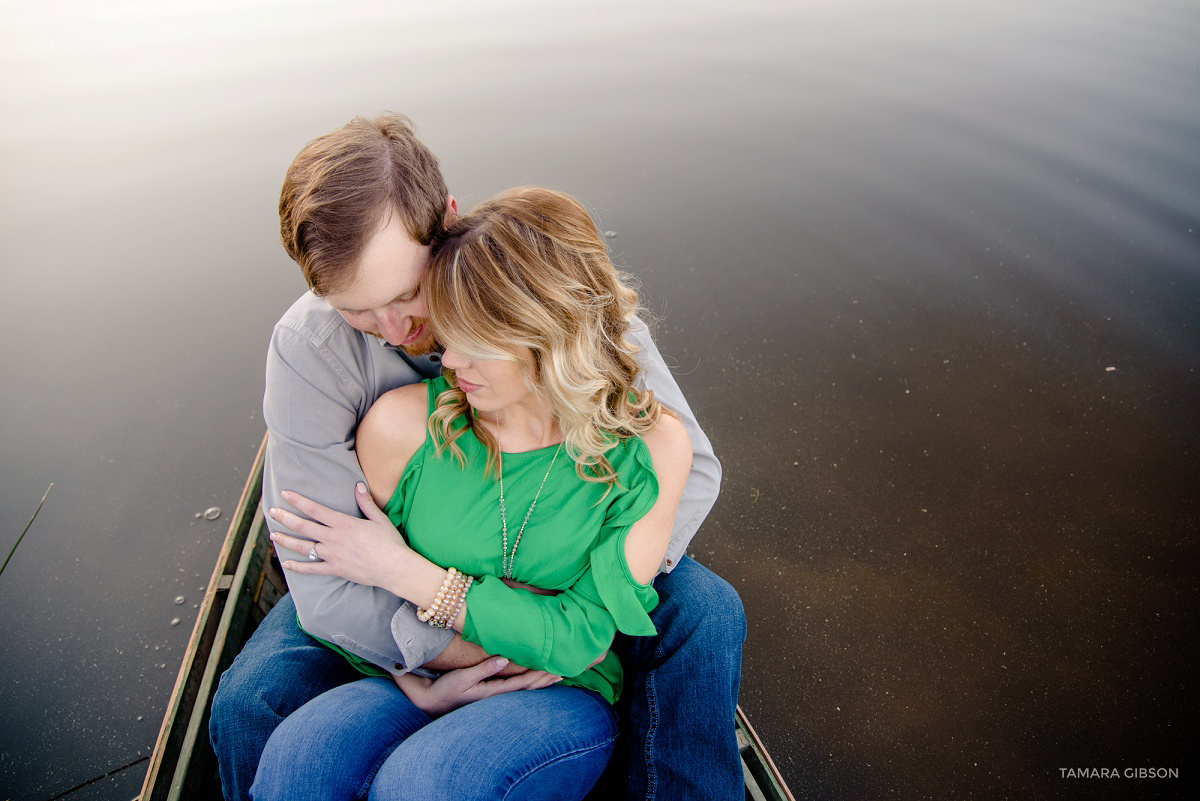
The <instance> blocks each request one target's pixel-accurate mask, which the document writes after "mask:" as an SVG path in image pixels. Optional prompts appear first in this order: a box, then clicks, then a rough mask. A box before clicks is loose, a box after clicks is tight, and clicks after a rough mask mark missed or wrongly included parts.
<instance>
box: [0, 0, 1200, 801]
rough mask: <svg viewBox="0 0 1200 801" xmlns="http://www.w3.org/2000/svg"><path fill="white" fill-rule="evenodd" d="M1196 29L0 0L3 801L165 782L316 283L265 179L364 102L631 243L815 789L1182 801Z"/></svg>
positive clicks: (1194, 346) (959, 7) (466, 191)
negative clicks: (1170, 774) (162, 764)
mask: <svg viewBox="0 0 1200 801" xmlns="http://www.w3.org/2000/svg"><path fill="white" fill-rule="evenodd" d="M560 6H563V7H560ZM1197 42H1200V5H1198V4H1197V3H1195V2H1191V1H1188V0H1179V1H1178V2H1171V1H1170V0H1147V1H1146V2H1138V3H1129V2H1112V1H1111V0H1110V1H1109V2H1068V1H1063V2H1034V0H1016V1H1013V0H1010V1H1009V2H977V3H959V2H951V1H950V0H927V1H925V2H885V0H874V1H873V2H846V3H835V2H828V1H827V0H822V1H820V2H818V1H817V0H813V1H811V2H787V3H785V2H778V3H772V2H747V3H738V4H732V3H731V4H719V3H712V2H705V3H700V4H696V3H666V2H660V3H654V4H641V3H633V2H624V3H611V4H601V3H595V4H571V5H566V4H558V3H551V2H546V1H544V0H543V1H542V2H533V1H532V0H530V1H529V2H499V3H485V2H458V3H454V4H451V5H446V4H434V3H420V4H418V3H400V2H380V3H366V2H338V3H334V2H306V3H284V2H269V1H268V0H251V1H250V2H246V1H245V0H243V1H240V2H232V0H222V1H220V2H205V3H175V2H164V3H150V2H146V1H145V0H129V1H127V2H105V3H85V2H82V0H50V1H49V2H40V3H36V4H34V3H17V2H15V1H14V2H9V0H3V2H0V187H3V190H2V192H0V276H2V277H3V281H2V283H0V287H2V288H3V290H4V295H5V300H6V303H5V313H4V314H3V316H0V376H2V380H0V404H2V405H0V443H3V445H2V448H3V450H2V458H0V546H2V547H0V550H2V551H3V553H4V554H5V555H6V554H7V552H8V549H9V548H10V547H11V545H12V543H13V542H15V540H16V537H17V535H18V534H19V533H20V530H21V528H22V527H23V526H24V525H25V523H26V521H27V520H28V519H29V516H30V515H31V514H32V512H33V509H34V507H35V506H36V504H37V501H38V499H39V498H40V497H41V496H42V493H43V492H44V491H45V489H46V486H47V485H48V484H49V483H50V482H54V489H53V491H52V492H51V494H50V497H49V499H48V500H47V503H46V506H45V508H44V509H43V510H42V512H41V515H40V516H39V517H38V518H37V521H36V523H35V524H34V526H33V528H32V529H31V531H30V533H29V535H28V536H27V537H26V539H25V541H24V543H23V544H22V545H21V547H20V549H19V550H18V551H17V553H16V556H15V557H14V558H13V560H12V562H11V564H10V565H9V566H8V569H7V570H6V571H5V572H4V574H3V576H0V641H2V642H3V644H4V647H3V649H0V710H2V711H0V716H2V718H3V723H2V724H0V798H3V799H10V798H11V799H29V800H30V801H46V800H47V799H50V798H52V797H57V796H59V795H60V794H61V793H64V792H65V791H67V790H68V789H70V788H72V787H74V786H76V785H79V784H81V783H83V782H86V781H87V780H88V779H91V778H93V777H97V776H101V775H103V774H105V773H107V772H109V771H111V770H114V769H116V768H119V767H121V766H122V765H126V764H128V763H130V762H134V761H135V760H137V759H139V758H140V757H142V756H145V755H146V754H147V753H148V752H149V749H150V748H151V746H152V743H153V740H154V737H155V735H156V733H157V729H158V725H159V722H160V719H161V716H162V713H163V710H164V706H165V701H166V698H167V695H168V693H169V691H170V688H171V686H172V684H173V682H174V678H175V674H176V671H177V669H178V665H179V660H180V658H181V655H182V650H183V647H184V644H185V641H186V638H187V636H188V634H189V632H190V629H191V625H192V622H193V620H194V615H195V609H196V606H195V605H196V603H197V602H198V601H199V600H200V598H201V596H202V589H203V585H204V584H205V583H206V581H207V578H208V576H209V573H210V571H211V569H212V562H213V560H214V559H215V555H216V551H217V548H218V544H219V542H220V540H221V539H222V537H223V535H224V532H225V526H226V524H227V518H226V517H222V518H221V519H220V520H217V521H215V522H209V521H206V520H203V519H197V518H196V514H197V513H199V512H202V511H203V510H204V509H206V508H207V507H209V506H213V505H217V506H221V507H223V508H225V509H227V510H228V509H230V508H231V507H232V505H233V503H234V501H235V500H236V497H237V494H238V492H239V490H240V488H241V485H242V482H243V480H244V478H245V472H246V470H247V469H248V467H249V463H250V460H251V459H252V457H253V454H254V451H255V449H256V447H257V445H258V442H259V439H260V437H261V435H262V428H263V423H262V419H261V413H260V398H261V392H262V359H263V353H264V348H265V344H266V338H267V336H268V334H269V331H270V328H271V326H272V324H273V323H274V321H275V319H276V318H277V317H278V315H279V314H280V313H281V312H282V311H283V310H284V309H285V308H286V307H287V306H288V304H289V303H290V302H291V301H292V299H293V298H294V297H295V296H296V295H298V294H299V292H300V291H301V289H302V284H301V281H300V278H299V275H298V271H297V270H296V269H295V268H294V267H293V266H292V265H291V264H290V262H288V261H287V259H286V257H285V256H284V254H283V252H282V250H281V249H280V248H279V246H278V244H277V234H276V228H275V225H276V218H275V212H274V204H275V202H276V198H277V192H278V187H279V183H280V180H281V177H282V173H283V170H284V169H285V167H286V166H287V164H288V162H289V161H290V160H291V158H292V156H293V155H294V154H295V152H296V151H297V150H298V149H299V148H300V147H301V146H302V145H303V144H304V143H305V142H306V141H308V140H309V139H311V138H312V137H314V136H316V135H318V134H320V133H323V132H325V131H327V130H329V129H332V128H333V127H336V126H337V125H340V124H341V123H342V122H344V121H345V120H347V119H349V118H350V117H351V116H353V115H355V114H359V113H371V112H374V111H377V110H381V109H396V110H400V111H403V112H406V113H408V114H409V115H410V116H411V117H412V118H413V119H414V120H415V121H416V122H417V124H418V125H419V127H420V128H421V130H422V132H423V133H424V135H425V138H426V139H427V141H428V142H429V143H430V145H431V146H432V147H433V148H434V150H435V151H436V152H437V153H438V154H439V155H440V156H441V158H442V160H443V165H444V167H445V170H446V173H447V177H448V178H449V181H450V185H451V189H452V191H454V192H455V193H456V194H457V195H458V196H459V197H460V200H461V201H462V203H463V204H464V205H465V206H468V207H469V206H470V205H472V204H473V203H474V202H476V201H478V200H481V199H483V198H484V197H486V196H487V195H489V194H490V193H492V192H494V191H496V190H499V189H502V188H505V187H508V186H511V185H515V184H523V183H537V184H548V185H552V186H555V187H558V188H561V189H564V190H567V191H569V192H572V193H574V194H576V195H578V196H580V197H581V198H583V199H584V200H585V201H586V202H587V203H588V204H589V206H591V207H592V208H593V209H595V210H596V213H597V215H598V217H599V218H600V219H601V220H602V224H603V226H604V227H605V228H607V229H611V230H614V231H616V232H617V233H618V236H617V238H616V239H615V240H613V241H614V251H615V255H616V257H617V260H618V262H619V263H622V264H624V265H627V266H628V267H629V268H631V269H632V270H633V271H635V272H636V273H637V274H638V275H639V276H640V277H641V279H642V281H643V288H644V294H645V298H646V301H647V304H648V305H649V306H650V308H651V309H653V310H654V311H655V312H656V313H658V314H659V315H661V317H662V322H661V324H660V325H659V328H658V338H659V342H660V345H661V347H662V349H663V350H664V352H666V353H667V354H669V356H670V357H671V358H672V359H673V360H674V362H675V364H677V366H678V374H679V381H680V383H681V385H682V386H683V387H684V389H685V391H686V392H687V394H688V396H689V398H690V400H691V402H692V404H693V406H694V407H695V409H696V411H697V413H698V416H699V417H700V419H701V420H702V422H703V423H704V424H705V427H706V429H707V431H708V432H709V434H710V436H711V438H712V440H713V442H714V444H715V445H716V447H717V450H718V453H719V455H720V456H721V457H722V458H723V461H724V464H725V468H726V473H725V474H726V483H725V487H724V492H723V495H722V499H721V501H720V503H719V505H718V507H717V509H716V510H715V511H714V513H713V515H712V516H711V518H710V521H709V523H708V524H707V525H706V526H705V528H704V529H703V530H702V532H701V534H700V536H699V537H698V538H697V540H696V542H695V551H694V553H695V555H696V556H697V557H698V558H699V559H701V560H702V561H704V562H706V563H707V564H708V565H709V566H711V567H713V568H714V569H715V570H717V571H718V572H719V573H721V574H722V575H724V576H725V577H727V578H728V579H729V580H730V581H731V582H732V583H733V584H734V585H735V586H736V587H737V588H738V589H739V591H740V592H741V593H742V596H743V598H744V600H745V604H746V609H747V614H748V617H749V621H750V639H749V641H748V642H747V644H746V652H745V663H744V677H743V684H742V703H743V706H744V707H745V708H746V710H747V711H748V712H749V714H750V716H751V718H752V720H753V721H754V723H755V725H756V726H757V727H758V729H759V732H760V734H761V735H762V736H763V738H764V739H765V740H766V742H767V745H768V747H769V748H770V750H771V753H772V754H773V756H774V757H775V760H776V761H777V763H778V764H779V766H780V768H781V769H782V771H783V773H784V775H785V776H786V778H787V780H788V781H789V782H790V784H791V786H792V789H793V790H794V791H795V792H796V794H797V796H798V797H802V798H837V799H865V798H898V799H909V798H936V799H941V798H981V799H992V798H1076V797H1111V798H1132V797H1181V796H1182V794H1183V788H1184V787H1185V786H1186V782H1187V778H1188V777H1189V776H1190V775H1191V774H1194V773H1195V771H1196V770H1197V769H1200V766H1197V762H1196V754H1197V753H1200V751H1198V746H1200V743H1198V742H1197V738H1196V735H1195V734H1194V733H1193V727H1192V726H1191V725H1190V724H1191V718H1192V717H1193V715H1194V712H1195V710H1196V709H1197V686H1196V680H1195V679H1194V677H1193V676H1194V674H1193V665H1194V663H1195V661H1196V658H1197V656H1198V654H1197V650H1198V649H1197V647H1196V644H1195V631H1196V624H1197V614H1196V612H1197V608H1198V601H1200V599H1198V598H1197V595H1198V593H1197V584H1198V581H1197V575H1198V568H1200V559H1198V545H1197V535H1198V533H1200V531H1198V529H1200V515H1198V509H1197V492H1196V487H1197V483H1198V479H1200V470H1198V469H1197V456H1198V454H1200V425H1198V424H1197V412H1196V410H1197V404H1198V402H1200V375H1198V374H1197V369H1198V368H1200V232H1198V230H1197V229H1198V228H1200V58H1198V57H1197V52H1198V51H1197V49H1196V43H1197ZM180 596H182V599H183V600H182V602H181V603H178V604H177V603H176V599H177V598H178V597H180ZM175 618H179V619H180V623H179V624H178V625H172V620H173V619H175ZM1068 767H1074V768H1093V767H1095V768H1117V769H1119V770H1122V771H1123V770H1124V769H1125V768H1134V769H1136V768H1140V767H1146V768H1156V767H1165V768H1178V769H1180V771H1181V772H1182V776H1183V778H1181V779H1179V780H1156V781H1147V780H1142V781H1139V780H1136V779H1120V780H1115V781H1114V780H1081V779H1070V778H1063V776H1062V773H1061V771H1060V769H1061V768H1068ZM144 770H145V766H144V763H142V764H139V765H135V766H134V767H132V768H129V769H127V770H124V771H120V772H118V773H116V774H115V775H114V776H113V777H110V778H106V779H104V780H103V781H100V782H96V783H94V784H91V785H88V786H87V787H86V788H84V789H83V790H80V791H78V792H75V793H72V794H70V795H68V796H67V798H70V799H72V800H73V801H78V799H93V798H95V799H128V798H130V797H132V796H133V795H134V794H135V793H136V791H137V789H138V787H139V786H140V782H141V780H142V777H143V775H144Z"/></svg>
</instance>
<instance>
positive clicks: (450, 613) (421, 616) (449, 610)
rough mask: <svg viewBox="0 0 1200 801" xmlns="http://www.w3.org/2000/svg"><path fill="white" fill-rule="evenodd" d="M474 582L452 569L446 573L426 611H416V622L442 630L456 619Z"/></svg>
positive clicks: (472, 579)
mask: <svg viewBox="0 0 1200 801" xmlns="http://www.w3.org/2000/svg"><path fill="white" fill-rule="evenodd" d="M474 582H475V579H474V578H473V577H472V576H468V575H466V574H465V573H461V572H459V571H458V570H456V569H454V568H453V567H452V568H450V569H449V570H447V571H446V578H445V580H443V581H442V587H441V589H439V590H438V592H437V595H436V596H435V597H434V599H433V603H431V604H430V605H429V608H428V609H418V610H417V620H420V621H421V622H423V623H428V624H429V625H431V626H434V627H435V628H439V629H444V628H446V627H448V626H449V625H450V623H451V622H452V621H453V620H454V618H456V617H458V613H459V610H461V609H462V607H463V604H465V603H466V602H467V590H469V589H471V585H472V584H473V583H474Z"/></svg>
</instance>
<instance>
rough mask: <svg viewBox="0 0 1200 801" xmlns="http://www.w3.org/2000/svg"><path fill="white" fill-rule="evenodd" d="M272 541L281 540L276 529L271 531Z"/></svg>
mask: <svg viewBox="0 0 1200 801" xmlns="http://www.w3.org/2000/svg"><path fill="white" fill-rule="evenodd" d="M271 542H279V535H278V534H276V533H275V532H274V531H272V532H271Z"/></svg>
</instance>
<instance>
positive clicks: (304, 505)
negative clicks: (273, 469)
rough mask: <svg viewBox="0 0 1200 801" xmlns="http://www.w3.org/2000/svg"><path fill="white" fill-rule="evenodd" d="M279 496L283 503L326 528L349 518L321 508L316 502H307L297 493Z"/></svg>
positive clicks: (285, 492)
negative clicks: (293, 507) (285, 502)
mask: <svg viewBox="0 0 1200 801" xmlns="http://www.w3.org/2000/svg"><path fill="white" fill-rule="evenodd" d="M279 494H280V496H282V497H283V499H284V500H285V501H287V502H288V503H290V504H291V505H292V506H295V507H296V508H297V509H299V510H300V511H301V512H304V514H306V515H308V516H309V517H311V518H312V519H313V520H316V521H318V522H320V523H324V524H325V525H327V526H332V525H335V524H337V523H339V522H341V520H342V519H344V518H346V517H349V515H344V514H342V513H341V512H335V511H334V510H333V509H330V508H329V507H328V506H322V505H321V504H319V503H317V502H316V501H313V500H309V499H308V498H305V497H304V496H303V495H301V494H300V493H298V492H292V491H290V490H284V491H283V492H281V493H279Z"/></svg>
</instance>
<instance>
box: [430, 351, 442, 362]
mask: <svg viewBox="0 0 1200 801" xmlns="http://www.w3.org/2000/svg"><path fill="white" fill-rule="evenodd" d="M441 360H442V357H441V356H438V355H437V354H436V353H431V354H430V355H429V361H431V362H433V363H434V364H437V363H438V362H440V361H441Z"/></svg>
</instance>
